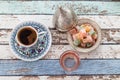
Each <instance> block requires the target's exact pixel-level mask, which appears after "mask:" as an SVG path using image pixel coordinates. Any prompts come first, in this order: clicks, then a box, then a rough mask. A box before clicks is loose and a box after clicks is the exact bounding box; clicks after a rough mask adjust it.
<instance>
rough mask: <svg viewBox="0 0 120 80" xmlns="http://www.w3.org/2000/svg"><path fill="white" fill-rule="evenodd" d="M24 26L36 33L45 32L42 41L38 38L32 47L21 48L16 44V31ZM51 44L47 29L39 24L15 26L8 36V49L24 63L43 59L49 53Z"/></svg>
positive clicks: (29, 22) (27, 23) (30, 23)
mask: <svg viewBox="0 0 120 80" xmlns="http://www.w3.org/2000/svg"><path fill="white" fill-rule="evenodd" d="M24 26H31V27H33V28H34V29H36V31H37V32H38V33H40V32H43V31H44V32H46V35H45V36H42V39H41V38H39V39H38V41H37V42H36V44H35V45H34V46H32V47H24V46H21V45H19V44H18V43H17V40H16V34H17V32H18V30H19V29H21V28H22V27H24ZM51 43H52V37H51V33H50V31H49V29H48V28H47V27H46V26H44V25H42V24H41V23H38V22H34V21H27V22H23V23H20V24H19V25H17V26H16V27H15V28H14V29H13V31H12V33H11V36H10V41H9V44H10V48H11V50H12V52H13V54H14V55H15V56H16V57H17V58H19V59H22V60H24V61H35V60H38V59H41V58H43V57H44V56H45V55H46V54H47V52H48V51H49V49H50V47H51Z"/></svg>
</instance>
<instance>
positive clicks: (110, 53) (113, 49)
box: [0, 45, 120, 59]
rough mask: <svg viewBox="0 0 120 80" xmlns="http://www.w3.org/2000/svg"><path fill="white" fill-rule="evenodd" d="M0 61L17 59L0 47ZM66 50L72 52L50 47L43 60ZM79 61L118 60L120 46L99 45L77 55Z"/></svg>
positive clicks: (6, 49) (60, 47) (58, 47)
mask: <svg viewBox="0 0 120 80" xmlns="http://www.w3.org/2000/svg"><path fill="white" fill-rule="evenodd" d="M0 50H1V51H0V59H17V58H16V57H15V56H14V55H13V53H12V52H11V50H10V47H9V45H0ZM66 50H73V49H72V48H71V46H70V45H52V47H51V48H50V50H49V52H48V53H47V55H46V56H45V57H44V58H43V59H59V58H60V55H61V54H62V53H63V52H64V51H66ZM79 56H80V58H81V59H89V58H91V59H106V58H112V59H117V58H118V59H119V58H120V45H100V46H99V47H98V48H97V49H96V50H94V51H93V52H90V53H79Z"/></svg>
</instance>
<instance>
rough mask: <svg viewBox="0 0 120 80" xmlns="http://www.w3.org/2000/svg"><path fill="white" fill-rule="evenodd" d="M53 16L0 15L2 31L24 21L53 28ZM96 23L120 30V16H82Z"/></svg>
mask: <svg viewBox="0 0 120 80" xmlns="http://www.w3.org/2000/svg"><path fill="white" fill-rule="evenodd" d="M52 18H53V15H0V29H1V28H4V29H12V28H14V27H15V26H16V25H18V24H19V23H21V22H24V21H36V22H40V23H42V24H43V25H45V26H46V27H49V28H53V24H52ZM79 18H88V19H91V20H93V21H95V22H96V23H97V24H98V25H99V26H100V27H101V28H102V29H111V28H120V25H119V24H120V23H119V22H120V16H103V15H80V16H79Z"/></svg>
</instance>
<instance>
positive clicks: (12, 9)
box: [0, 1, 120, 15]
mask: <svg viewBox="0 0 120 80" xmlns="http://www.w3.org/2000/svg"><path fill="white" fill-rule="evenodd" d="M60 5H63V6H69V5H72V7H73V8H74V10H75V12H76V13H77V14H108V15H119V14H120V2H101V1H97V2H96V1H0V14H54V12H55V10H56V8H57V7H58V6H60Z"/></svg>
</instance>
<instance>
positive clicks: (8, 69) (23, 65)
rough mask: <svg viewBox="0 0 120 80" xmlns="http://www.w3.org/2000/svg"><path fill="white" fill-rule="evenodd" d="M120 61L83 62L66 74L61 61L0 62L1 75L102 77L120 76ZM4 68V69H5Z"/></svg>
mask: <svg viewBox="0 0 120 80" xmlns="http://www.w3.org/2000/svg"><path fill="white" fill-rule="evenodd" d="M119 62H120V60H119V59H117V60H93V59H91V60H87V59H86V60H81V64H80V66H79V67H78V69H77V70H75V71H72V72H66V71H64V70H63V69H62V67H61V66H60V64H59V60H38V61H34V62H25V61H21V60H0V69H1V70H0V75H1V76H4V75H6V76H7V75H11V76H15V75H21V76H24V75H41V76H45V75H46V76H47V75H49V76H53V75H69V76H71V75H72V76H73V75H94V74H95V75H98V74H99V75H100V74H108V75H109V74H120V71H119V69H120V67H119V66H118V65H120V64H119ZM3 67H4V68H3Z"/></svg>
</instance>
